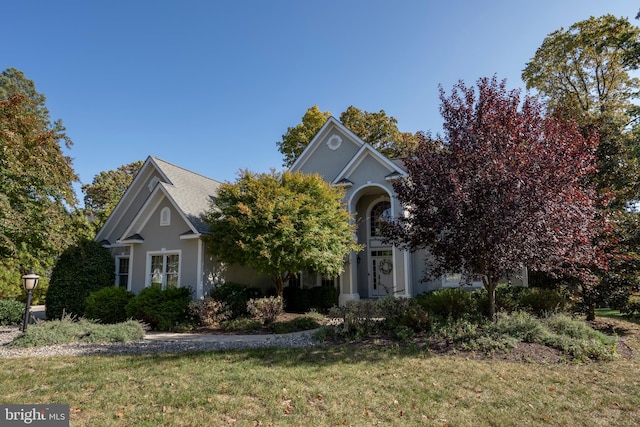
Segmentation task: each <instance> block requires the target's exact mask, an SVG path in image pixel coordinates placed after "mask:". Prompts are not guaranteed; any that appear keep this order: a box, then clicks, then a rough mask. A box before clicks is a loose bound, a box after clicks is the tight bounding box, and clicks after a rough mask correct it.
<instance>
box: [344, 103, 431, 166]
mask: <svg viewBox="0 0 640 427" xmlns="http://www.w3.org/2000/svg"><path fill="white" fill-rule="evenodd" d="M340 122H341V123H342V124H343V125H345V126H346V127H347V129H349V130H350V131H351V132H353V133H355V134H356V135H358V136H359V137H360V139H362V140H363V141H364V142H368V143H369V144H371V145H372V146H373V147H374V148H375V149H377V150H378V151H380V152H381V153H382V154H384V155H385V156H387V157H389V158H396V157H402V156H404V155H405V154H406V153H407V151H408V150H409V149H411V148H414V147H415V146H417V144H418V138H417V136H415V135H412V134H410V133H406V132H400V131H399V130H398V120H397V119H396V118H395V117H390V116H387V113H385V111H384V110H380V111H378V112H377V113H370V112H367V111H362V110H359V109H358V108H356V107H354V106H350V107H348V108H347V109H346V111H345V112H344V113H342V114H340Z"/></svg>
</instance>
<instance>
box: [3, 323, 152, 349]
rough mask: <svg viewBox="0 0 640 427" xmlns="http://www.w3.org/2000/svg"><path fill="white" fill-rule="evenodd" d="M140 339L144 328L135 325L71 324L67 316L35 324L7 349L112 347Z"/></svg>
mask: <svg viewBox="0 0 640 427" xmlns="http://www.w3.org/2000/svg"><path fill="white" fill-rule="evenodd" d="M143 338H144V328H143V327H142V325H141V324H140V323H139V322H136V321H134V320H129V321H127V322H124V323H118V324H114V325H100V324H97V323H95V322H91V321H90V320H87V319H80V320H77V321H76V320H74V319H73V318H72V317H71V316H64V317H63V318H62V319H58V320H51V321H47V322H39V323H36V324H35V325H32V326H30V327H29V329H27V332H26V333H25V334H23V335H21V336H20V337H18V338H16V339H15V340H14V341H13V342H12V343H11V345H13V346H16V347H36V346H44V345H54V344H67V343H74V342H81V343H113V342H127V341H138V340H141V339H143Z"/></svg>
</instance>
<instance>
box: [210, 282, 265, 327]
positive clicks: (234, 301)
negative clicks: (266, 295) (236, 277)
mask: <svg viewBox="0 0 640 427" xmlns="http://www.w3.org/2000/svg"><path fill="white" fill-rule="evenodd" d="M210 296H211V298H213V299H215V300H216V301H220V302H224V303H226V304H227V306H228V307H229V309H230V310H231V317H232V318H236V317H240V316H244V315H246V314H247V303H248V302H249V300H250V299H252V298H260V297H262V291H261V290H260V289H257V288H252V287H249V286H247V285H241V284H239V283H233V282H227V283H222V284H219V285H217V286H216V287H215V288H213V290H212V291H211V292H210Z"/></svg>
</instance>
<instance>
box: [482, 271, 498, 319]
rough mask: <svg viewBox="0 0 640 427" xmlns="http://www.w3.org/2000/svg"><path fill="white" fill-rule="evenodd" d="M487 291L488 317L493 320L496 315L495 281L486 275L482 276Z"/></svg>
mask: <svg viewBox="0 0 640 427" xmlns="http://www.w3.org/2000/svg"><path fill="white" fill-rule="evenodd" d="M482 282H483V284H484V287H485V289H486V290H487V293H488V294H489V317H490V318H491V319H492V320H493V319H495V317H496V287H497V285H496V283H494V281H493V279H491V278H490V277H488V276H484V277H483V278H482Z"/></svg>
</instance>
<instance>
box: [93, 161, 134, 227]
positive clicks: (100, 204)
mask: <svg viewBox="0 0 640 427" xmlns="http://www.w3.org/2000/svg"><path fill="white" fill-rule="evenodd" d="M143 163H144V162H143V161H142V160H139V161H137V162H132V163H129V164H126V165H122V166H120V167H119V168H118V169H115V170H109V171H102V172H100V173H99V174H98V175H96V176H94V177H93V181H92V182H91V184H84V185H83V186H82V192H83V193H84V208H85V211H86V213H87V214H88V215H90V216H91V217H92V218H94V220H93V222H92V225H93V227H94V229H95V230H99V229H100V228H101V227H102V226H103V225H104V223H105V221H106V220H107V218H108V217H109V215H110V214H111V212H112V211H113V209H114V208H115V207H116V205H117V204H118V202H119V201H120V198H121V197H122V195H123V194H124V192H125V191H126V190H127V188H129V185H131V182H132V181H133V178H134V177H135V176H136V174H137V173H138V171H139V170H140V168H141V167H142V165H143Z"/></svg>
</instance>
